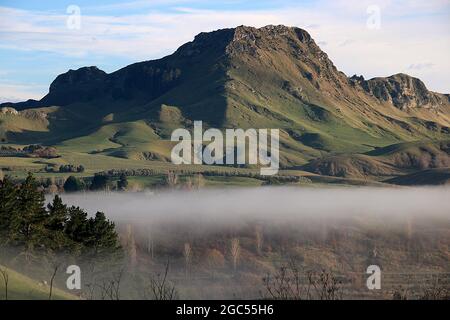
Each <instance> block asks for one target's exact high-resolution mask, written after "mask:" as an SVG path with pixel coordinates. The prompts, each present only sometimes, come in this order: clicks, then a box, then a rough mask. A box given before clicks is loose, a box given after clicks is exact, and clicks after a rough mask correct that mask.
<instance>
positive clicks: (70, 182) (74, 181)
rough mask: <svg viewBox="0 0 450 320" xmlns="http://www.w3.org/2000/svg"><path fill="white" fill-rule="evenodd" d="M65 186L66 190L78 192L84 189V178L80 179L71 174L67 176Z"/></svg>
mask: <svg viewBox="0 0 450 320" xmlns="http://www.w3.org/2000/svg"><path fill="white" fill-rule="evenodd" d="M63 188H64V190H65V191H66V192H77V191H82V190H84V189H85V185H84V183H83V181H82V180H80V179H78V178H76V177H74V176H70V177H69V178H67V180H66V182H65V183H64V187H63Z"/></svg>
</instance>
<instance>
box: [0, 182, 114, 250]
mask: <svg viewBox="0 0 450 320" xmlns="http://www.w3.org/2000/svg"><path fill="white" fill-rule="evenodd" d="M0 243H1V244H9V245H12V246H18V247H24V248H25V249H26V250H27V251H33V250H38V249H42V250H45V251H49V250H50V251H53V252H87V251H89V252H93V253H96V254H97V253H101V252H107V251H108V252H109V251H115V250H116V249H118V248H119V241H118V235H117V233H116V230H115V225H114V223H112V222H110V221H109V220H107V219H106V217H105V215H104V213H102V212H97V213H96V214H95V216H94V217H90V218H88V214H87V213H86V212H85V211H84V210H83V209H81V208H79V207H75V206H71V207H69V206H67V205H65V204H64V203H63V201H62V199H61V198H60V197H59V196H55V197H54V199H53V201H52V202H51V203H49V204H48V205H47V206H46V205H45V198H44V193H43V192H42V191H41V190H40V189H39V186H38V184H37V182H36V180H35V179H34V178H33V176H32V175H31V174H30V175H28V177H27V178H26V180H25V181H24V182H23V183H21V184H15V183H14V182H12V180H10V179H9V178H8V177H5V178H3V180H1V181H0Z"/></svg>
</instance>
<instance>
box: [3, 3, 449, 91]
mask: <svg viewBox="0 0 450 320" xmlns="http://www.w3.org/2000/svg"><path fill="white" fill-rule="evenodd" d="M138 2H141V1H136V3H135V5H140V3H138ZM173 2H176V3H179V2H180V1H177V0H174V1H173ZM181 2H183V1H182V0H181ZM369 4H371V5H373V4H375V5H379V7H380V8H381V28H380V29H379V30H370V29H368V28H367V27H366V19H367V13H366V8H367V5H369ZM448 7H449V5H448V1H440V0H438V1H427V2H424V1H406V0H401V1H390V0H383V1H356V0H351V1H347V0H346V1H343V0H340V1H335V2H329V1H320V2H318V3H317V4H316V5H314V6H312V7H308V8H305V7H290V8H280V9H278V10H253V11H245V10H242V11H218V10H194V9H190V8H178V11H173V10H172V11H170V12H158V11H149V12H148V13H142V14H139V15H123V16H92V15H91V16H88V15H83V8H81V10H82V11H81V12H82V17H81V18H82V20H81V29H80V30H69V29H67V28H66V19H67V16H66V15H56V14H49V13H45V12H30V11H23V10H16V9H9V8H0V15H1V16H2V19H1V20H0V30H1V31H0V41H1V45H0V46H3V47H9V48H14V49H19V50H42V51H51V52H57V53H60V54H64V55H67V56H74V57H79V56H84V57H89V56H90V55H92V54H99V55H104V56H106V57H108V56H109V55H110V56H126V57H129V58H132V59H134V60H136V61H139V60H147V59H154V58H159V57H162V56H163V55H165V54H169V53H171V52H173V51H174V50H175V49H176V48H177V47H179V46H180V45H181V44H183V43H185V42H187V41H190V40H192V39H193V37H194V35H196V34H197V33H199V32H202V31H211V30H215V29H220V28H224V27H235V26H237V25H241V24H245V25H252V26H256V27H261V26H264V25H267V24H286V25H295V26H299V27H302V28H305V29H306V30H307V31H309V32H310V33H311V35H312V36H313V37H314V39H315V40H316V41H317V42H318V43H321V44H326V51H327V53H328V54H329V56H330V58H331V59H332V60H333V62H335V64H336V65H337V67H338V68H339V69H340V70H342V71H344V72H346V73H347V74H348V75H351V74H353V73H358V74H363V75H364V76H365V77H366V78H367V77H374V76H388V75H391V74H394V73H398V72H406V73H411V74H412V75H413V76H417V77H419V78H421V79H422V80H424V82H425V83H426V84H427V86H428V87H429V88H431V89H433V90H436V91H441V92H449V91H450V88H449V84H450V61H449V59H448V52H450V37H449V30H450V23H449V21H450V19H448V18H449V17H448V16H442V14H441V15H437V16H436V15H435V13H439V12H449V10H448ZM414 15H416V16H414ZM411 16H414V17H413V18H411ZM424 61H426V63H430V64H432V65H433V67H432V68H430V67H427V68H425V67H419V68H418V67H417V66H418V65H421V64H423V63H424ZM411 66H416V67H414V68H411Z"/></svg>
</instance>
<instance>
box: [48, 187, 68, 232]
mask: <svg viewBox="0 0 450 320" xmlns="http://www.w3.org/2000/svg"><path fill="white" fill-rule="evenodd" d="M47 209H48V219H47V224H46V227H47V228H48V229H50V230H53V231H63V230H64V226H65V224H66V222H67V220H68V213H67V206H66V205H65V204H64V203H63V202H62V199H61V197H60V196H58V195H56V196H55V198H54V199H53V202H52V203H49V204H48V205H47Z"/></svg>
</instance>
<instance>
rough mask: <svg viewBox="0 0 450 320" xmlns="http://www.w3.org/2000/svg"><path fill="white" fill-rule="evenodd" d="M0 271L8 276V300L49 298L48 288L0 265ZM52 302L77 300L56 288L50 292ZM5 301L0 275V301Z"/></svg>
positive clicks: (3, 285)
mask: <svg viewBox="0 0 450 320" xmlns="http://www.w3.org/2000/svg"><path fill="white" fill-rule="evenodd" d="M0 270H6V272H7V274H8V276H9V283H8V299H9V300H45V299H48V298H49V290H50V287H49V286H48V285H47V284H44V283H42V282H38V281H36V280H34V279H31V278H29V277H27V276H25V275H23V274H21V273H18V272H16V271H14V270H12V269H9V268H6V267H3V266H1V265H0ZM52 291H53V292H52V299H53V300H71V299H77V297H76V296H74V295H72V294H70V293H67V292H65V291H62V290H60V289H58V288H55V287H54V288H53V290H52ZM3 299H5V284H4V282H3V278H2V276H1V275H0V300H3Z"/></svg>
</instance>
